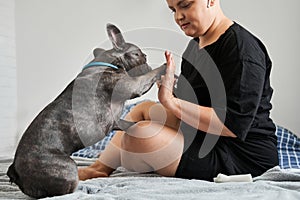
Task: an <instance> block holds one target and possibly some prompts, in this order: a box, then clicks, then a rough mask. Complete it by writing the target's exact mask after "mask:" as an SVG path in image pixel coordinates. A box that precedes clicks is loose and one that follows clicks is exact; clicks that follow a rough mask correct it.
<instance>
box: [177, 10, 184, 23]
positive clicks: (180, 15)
mask: <svg viewBox="0 0 300 200" xmlns="http://www.w3.org/2000/svg"><path fill="white" fill-rule="evenodd" d="M183 19H184V14H183V13H182V12H179V11H176V12H175V20H176V21H177V22H179V21H181V20H183Z"/></svg>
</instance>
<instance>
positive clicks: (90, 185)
mask: <svg viewBox="0 0 300 200" xmlns="http://www.w3.org/2000/svg"><path fill="white" fill-rule="evenodd" d="M10 162H11V160H2V161H0V170H1V171H0V199H26V198H27V199H29V198H28V197H26V196H25V195H24V194H22V193H21V192H20V191H19V190H18V188H17V187H16V186H15V185H10V183H9V182H8V178H7V176H6V175H5V172H6V168H7V166H8V165H9V163H10ZM91 162H93V160H90V159H79V160H77V163H78V165H79V166H82V165H88V164H90V163H91ZM46 199H48V200H54V199H56V200H71V199H138V200H141V199H155V200H157V199H184V200H190V199H205V200H207V199H208V200H210V199H212V200H213V199H222V200H225V199H230V200H234V199H238V200H244V199H245V200H246V199H251V200H252V199H262V200H267V199H270V200H274V199H288V200H299V199H300V169H294V170H283V169H280V168H279V167H274V168H272V169H270V170H269V171H267V172H266V173H264V174H263V175H261V176H259V177H256V178H254V182H251V183H213V182H207V181H201V180H186V179H179V178H169V177H161V176H158V175H155V174H152V173H146V174H139V173H134V172H128V171H126V170H125V169H124V168H118V169H117V170H116V171H115V172H114V173H113V174H112V175H111V177H109V178H96V179H91V180H87V181H81V182H80V183H79V186H78V189H77V191H76V192H75V193H73V194H69V195H64V196H58V197H52V198H46Z"/></svg>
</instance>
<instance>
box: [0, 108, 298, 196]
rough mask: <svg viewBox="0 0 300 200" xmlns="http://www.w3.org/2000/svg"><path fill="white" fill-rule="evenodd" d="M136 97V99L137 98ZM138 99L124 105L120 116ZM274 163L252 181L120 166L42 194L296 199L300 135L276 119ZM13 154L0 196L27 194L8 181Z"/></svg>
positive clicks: (1, 172)
mask: <svg viewBox="0 0 300 200" xmlns="http://www.w3.org/2000/svg"><path fill="white" fill-rule="evenodd" d="M138 103H139V102H138ZM136 104H137V103H133V104H128V105H126V106H125V109H124V112H123V116H125V115H126V114H127V113H128V112H129V111H130V110H131V109H132V108H133V107H134V106H135V105H136ZM113 135H114V132H111V133H110V134H109V135H108V136H107V137H105V138H104V139H103V140H101V141H99V142H98V143H96V144H94V145H92V146H89V147H86V148H84V149H81V150H79V151H78V152H74V153H73V154H72V158H73V159H74V160H75V161H76V163H77V165H78V166H79V167H80V166H87V165H90V164H91V163H93V162H94V161H95V159H97V157H98V156H99V155H100V156H101V152H102V151H103V150H104V148H105V146H106V145H107V143H108V142H109V141H110V139H111V137H112V136H113ZM276 135H277V136H278V146H277V147H278V153H279V165H278V166H276V167H274V168H272V169H270V170H268V171H267V172H265V173H264V174H263V175H261V176H259V177H255V178H253V182H226V183H215V182H208V181H201V180H193V179H192V180H187V179H180V178H170V177H161V176H159V175H156V174H154V173H135V172H130V171H127V170H126V169H124V168H122V167H119V168H118V169H117V170H116V171H115V172H114V173H113V174H112V175H111V176H110V177H108V178H96V179H90V180H86V181H80V182H79V185H78V188H77V190H76V191H75V192H74V193H72V194H68V195H63V196H57V197H52V198H46V199H49V200H52V199H53V200H54V199H57V200H70V199H138V200H141V199H155V200H157V199H185V200H187V199H207V200H210V199H212V200H213V199H230V200H231V199H239V200H247V199H262V200H267V199H270V200H274V199H288V200H299V199H300V139H299V137H298V136H297V135H295V134H293V133H292V132H291V131H289V130H288V129H286V128H284V127H281V126H279V125H277V130H276ZM11 162H12V159H2V160H0V199H30V198H29V197H27V196H26V195H24V194H23V193H22V192H21V191H20V190H19V189H18V187H17V186H16V185H14V184H10V183H9V180H8V177H7V176H6V170H7V168H8V166H9V165H10V164H11Z"/></svg>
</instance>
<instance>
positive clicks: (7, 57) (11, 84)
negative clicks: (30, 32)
mask: <svg viewBox="0 0 300 200" xmlns="http://www.w3.org/2000/svg"><path fill="white" fill-rule="evenodd" d="M14 7H15V3H14V1H11V0H0V137H1V140H0V158H1V157H6V156H9V155H11V154H12V153H13V150H14V148H15V141H16V127H17V123H16V122H17V120H16V115H17V84H16V83H17V77H16V76H17V72H16V71H17V70H16V53H15V49H16V47H15V16H14Z"/></svg>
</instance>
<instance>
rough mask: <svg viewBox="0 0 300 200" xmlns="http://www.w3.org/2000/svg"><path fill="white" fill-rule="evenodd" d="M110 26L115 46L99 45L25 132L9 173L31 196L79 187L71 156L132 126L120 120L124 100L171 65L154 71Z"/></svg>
mask: <svg viewBox="0 0 300 200" xmlns="http://www.w3.org/2000/svg"><path fill="white" fill-rule="evenodd" d="M106 29H107V33H108V36H109V39H110V41H111V43H112V45H113V48H112V49H110V50H104V49H101V48H96V49H94V51H93V54H94V59H93V60H92V61H91V62H90V63H89V64H87V65H86V66H85V67H84V68H83V70H82V72H80V73H79V75H78V76H77V77H76V78H75V79H74V80H73V81H72V82H71V83H70V84H69V85H68V86H67V87H66V88H65V89H64V90H63V92H62V93H61V94H60V95H59V96H58V97H57V98H56V99H55V100H54V101H53V102H51V103H50V104H49V105H47V106H46V107H45V108H44V109H43V110H42V111H41V112H40V113H39V114H38V115H37V116H36V117H35V119H34V120H33V121H32V122H31V124H30V125H29V126H28V128H27V129H26V131H25V132H24V134H23V135H22V138H21V140H20V142H19V144H18V147H17V150H16V153H15V157H14V161H13V163H12V164H11V166H10V167H9V168H8V171H7V175H8V176H9V178H10V182H12V183H15V184H17V185H18V187H19V188H20V189H21V191H22V192H23V193H25V194H26V195H28V196H30V197H34V198H43V197H51V196H58V195H64V194H68V193H72V192H74V191H75V190H76V188H77V185H78V181H79V180H78V171H77V166H76V163H75V162H74V160H72V159H71V158H70V155H71V154H72V153H73V152H75V151H77V150H79V149H81V148H84V147H85V146H88V145H92V144H94V143H96V142H97V141H99V140H101V139H102V138H103V137H105V135H106V134H107V133H109V132H110V131H112V130H126V129H127V128H129V127H130V126H131V125H133V122H127V121H124V120H121V119H120V116H121V113H122V109H123V106H124V103H125V101H126V100H128V99H132V98H135V97H139V96H141V95H143V94H144V93H146V92H147V91H148V90H149V89H150V88H151V87H152V85H153V84H154V83H155V82H156V81H157V80H159V79H160V77H161V75H163V74H164V73H165V69H166V64H163V65H161V66H160V67H158V68H156V69H154V70H152V69H151V67H150V66H149V65H148V64H147V59H146V55H145V54H144V53H143V52H142V51H141V49H139V48H138V47H137V46H136V45H134V44H131V43H127V42H125V40H124V38H123V35H122V34H121V31H120V30H119V29H118V28H117V27H116V26H115V25H113V24H107V27H106Z"/></svg>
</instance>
